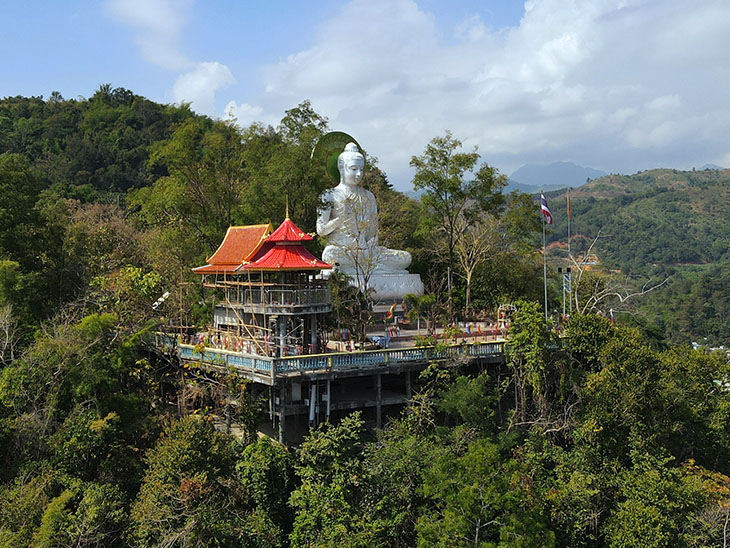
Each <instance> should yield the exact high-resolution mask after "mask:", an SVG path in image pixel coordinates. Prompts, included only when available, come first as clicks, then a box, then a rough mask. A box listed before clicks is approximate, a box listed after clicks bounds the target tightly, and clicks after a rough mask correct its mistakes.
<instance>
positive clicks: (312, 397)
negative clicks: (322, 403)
mask: <svg viewBox="0 0 730 548" xmlns="http://www.w3.org/2000/svg"><path fill="white" fill-rule="evenodd" d="M316 411H317V383H316V381H315V382H310V383H309V426H310V428H314V427H315V426H317V422H316Z"/></svg>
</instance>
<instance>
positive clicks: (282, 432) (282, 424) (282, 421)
mask: <svg viewBox="0 0 730 548" xmlns="http://www.w3.org/2000/svg"><path fill="white" fill-rule="evenodd" d="M285 411H286V406H285V405H282V406H281V409H279V443H280V444H282V445H285V443H286V442H285V439H286V415H285V414H284V412H285Z"/></svg>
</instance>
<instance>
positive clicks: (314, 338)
mask: <svg viewBox="0 0 730 548" xmlns="http://www.w3.org/2000/svg"><path fill="white" fill-rule="evenodd" d="M310 318H311V321H310V322H309V329H310V337H311V341H310V344H311V345H312V352H314V353H315V354H318V353H319V348H317V315H316V314H312V315H311V316H310Z"/></svg>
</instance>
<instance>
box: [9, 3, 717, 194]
mask: <svg viewBox="0 0 730 548" xmlns="http://www.w3.org/2000/svg"><path fill="white" fill-rule="evenodd" d="M0 18H2V21H3V22H4V23H3V31H4V32H3V36H2V40H0V62H2V67H3V70H2V71H1V72H0V96H11V95H44V96H46V97H47V96H48V95H49V94H50V93H51V92H52V91H54V90H57V91H60V92H61V93H62V95H63V96H64V97H77V96H83V97H89V96H90V95H91V94H93V92H94V90H95V89H97V88H98V86H99V85H100V84H102V83H107V82H109V83H112V84H113V85H115V86H123V87H126V88H128V89H131V90H132V91H134V92H135V93H138V94H140V95H144V96H146V97H149V98H151V99H153V100H156V101H160V102H165V103H170V102H178V101H186V102H190V103H191V105H192V108H193V109H194V110H196V111H198V112H201V113H204V114H208V115H210V116H214V117H220V118H226V117H229V116H235V118H236V119H237V121H238V123H239V124H240V125H247V124H249V123H251V122H253V121H261V122H263V123H268V124H274V125H275V124H276V123H277V121H278V120H279V119H280V118H281V117H282V115H283V113H284V110H286V109H288V108H291V107H293V106H295V105H296V104H298V103H299V102H301V101H302V100H304V99H309V100H311V101H312V103H313V106H314V108H315V110H317V112H319V113H320V114H322V115H324V116H327V117H328V118H329V120H330V126H331V128H332V129H333V130H340V131H346V132H348V133H350V134H352V135H353V136H355V137H356V138H357V139H358V141H359V142H360V143H361V144H362V145H363V146H364V147H365V148H366V150H367V151H368V153H370V154H372V155H375V156H377V157H378V158H379V159H380V165H381V167H382V168H383V169H385V171H386V172H387V173H388V175H389V176H390V179H391V181H392V182H394V184H395V185H396V186H397V187H398V188H400V189H402V190H408V189H409V185H410V178H411V176H412V172H411V170H410V168H409V166H408V161H409V159H410V157H411V156H412V155H414V154H420V153H421V152H422V151H423V148H424V146H425V144H426V143H427V142H428V141H429V140H430V139H431V138H432V137H434V136H435V135H440V134H443V132H444V131H445V130H447V129H449V130H451V131H452V132H453V133H454V135H455V136H456V137H458V138H459V139H461V140H462V141H463V142H464V144H465V147H466V148H472V147H474V146H478V147H479V152H480V153H481V154H482V158H483V160H485V161H487V162H488V163H490V164H492V165H495V166H497V167H498V168H499V169H500V170H501V171H503V172H505V173H510V172H512V171H513V170H514V169H516V168H517V167H519V166H520V165H522V164H524V163H528V162H531V163H547V162H552V161H572V162H575V163H578V164H581V165H588V166H591V167H594V168H597V169H603V170H604V171H608V172H624V173H632V172H635V171H638V170H641V169H648V168H652V167H659V166H667V167H677V168H691V167H693V166H697V167H699V166H701V165H703V164H705V163H708V162H712V163H716V164H720V165H723V166H729V165H730V142H729V139H730V137H729V136H730V106H728V101H727V89H729V88H730V56H728V55H727V52H728V51H730V3H728V2H727V1H725V0H695V1H689V0H529V1H527V2H524V3H523V2H519V1H516V0H501V1H494V0H492V1H489V0H482V1H476V0H473V1H467V0H451V1H449V2H446V1H443V0H351V1H346V0H340V1H338V2H334V1H330V0H319V1H317V2H291V1H283V0H269V1H230V0H228V1H222V0H208V1H202V0H102V1H95V2H92V1H85V0H75V1H74V0H68V1H66V2H52V1H48V0H47V1H44V2H41V1H38V0H25V1H23V2H4V3H2V5H0Z"/></svg>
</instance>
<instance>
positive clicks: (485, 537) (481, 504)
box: [416, 440, 555, 548]
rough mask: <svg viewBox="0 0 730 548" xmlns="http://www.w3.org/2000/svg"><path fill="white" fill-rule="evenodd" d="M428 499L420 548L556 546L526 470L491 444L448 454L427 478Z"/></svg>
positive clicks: (479, 443) (420, 528)
mask: <svg viewBox="0 0 730 548" xmlns="http://www.w3.org/2000/svg"><path fill="white" fill-rule="evenodd" d="M424 476H425V477H424V484H423V492H424V495H425V496H426V497H427V498H428V499H429V502H430V504H429V506H428V507H427V509H426V511H424V512H423V513H422V514H421V516H420V518H419V520H418V524H417V526H416V530H417V532H418V543H417V545H418V546H482V547H485V548H487V547H491V546H494V547H504V548H507V547H518V546H535V547H538V546H554V545H555V534H554V533H553V532H552V531H551V530H550V529H549V525H548V524H547V523H546V521H545V519H544V518H543V517H542V513H541V511H540V507H539V504H536V503H535V499H534V494H532V493H530V490H529V487H528V486H527V485H528V483H527V481H525V480H526V471H525V470H524V469H522V467H521V466H520V465H519V463H518V462H516V461H515V460H514V459H511V458H509V457H508V456H507V454H506V451H505V449H504V448H501V447H500V446H499V445H498V444H495V443H492V442H489V441H487V440H477V441H474V442H472V443H471V444H469V446H468V448H467V450H466V451H465V452H464V454H463V455H458V454H454V453H451V452H450V451H448V450H447V451H444V452H443V453H442V454H441V455H440V456H439V457H437V458H436V459H435V461H434V462H433V464H432V465H431V466H430V467H429V468H428V469H427V470H426V471H425V473H424Z"/></svg>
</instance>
